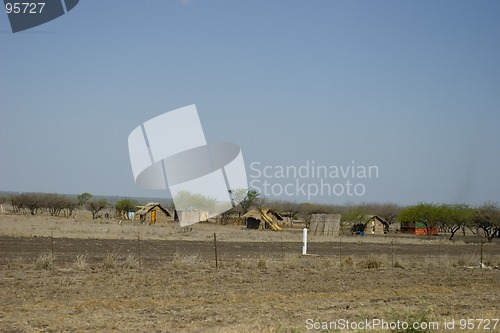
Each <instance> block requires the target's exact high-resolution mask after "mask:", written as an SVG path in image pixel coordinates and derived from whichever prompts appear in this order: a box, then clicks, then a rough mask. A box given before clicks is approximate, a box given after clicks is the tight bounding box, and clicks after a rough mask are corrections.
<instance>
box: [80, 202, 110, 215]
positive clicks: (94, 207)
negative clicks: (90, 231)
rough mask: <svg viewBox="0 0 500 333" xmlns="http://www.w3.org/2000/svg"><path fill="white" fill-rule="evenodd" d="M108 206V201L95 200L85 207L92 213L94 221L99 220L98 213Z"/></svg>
mask: <svg viewBox="0 0 500 333" xmlns="http://www.w3.org/2000/svg"><path fill="white" fill-rule="evenodd" d="M107 205H108V200H106V199H93V200H89V201H87V203H86V204H85V207H86V208H87V210H89V211H90V212H91V213H92V219H96V218H97V213H99V212H100V211H101V210H102V209H104V208H106V206H107Z"/></svg>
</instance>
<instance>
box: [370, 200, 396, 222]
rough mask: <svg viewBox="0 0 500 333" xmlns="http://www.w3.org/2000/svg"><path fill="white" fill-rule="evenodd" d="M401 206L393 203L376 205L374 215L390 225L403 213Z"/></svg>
mask: <svg viewBox="0 0 500 333" xmlns="http://www.w3.org/2000/svg"><path fill="white" fill-rule="evenodd" d="M401 209H402V208H401V206H398V205H396V204H393V203H386V204H381V205H374V207H373V211H372V212H373V213H374V214H376V215H378V216H380V217H381V218H383V219H384V220H385V221H387V223H388V224H391V223H393V222H394V220H395V219H396V217H398V215H399V213H400V212H401Z"/></svg>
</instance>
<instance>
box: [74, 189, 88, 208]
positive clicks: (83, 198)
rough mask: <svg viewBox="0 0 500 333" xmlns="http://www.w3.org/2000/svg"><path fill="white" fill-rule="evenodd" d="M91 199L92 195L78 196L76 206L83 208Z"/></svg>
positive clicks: (83, 194)
mask: <svg viewBox="0 0 500 333" xmlns="http://www.w3.org/2000/svg"><path fill="white" fill-rule="evenodd" d="M91 198H92V194H90V193H88V192H85V193H82V194H80V195H78V197H77V200H78V206H80V207H83V206H85V205H86V204H87V202H88V201H89V200H90V199H91Z"/></svg>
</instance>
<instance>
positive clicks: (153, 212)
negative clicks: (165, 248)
mask: <svg viewBox="0 0 500 333" xmlns="http://www.w3.org/2000/svg"><path fill="white" fill-rule="evenodd" d="M138 208H139V210H138V211H136V212H135V219H136V220H137V219H138V220H139V221H140V222H141V223H145V222H148V223H149V224H155V223H157V222H167V221H168V220H170V219H171V218H172V213H170V212H169V211H168V209H167V208H165V207H164V206H162V205H161V204H160V203H159V202H150V203H148V204H146V205H145V206H139V207H138Z"/></svg>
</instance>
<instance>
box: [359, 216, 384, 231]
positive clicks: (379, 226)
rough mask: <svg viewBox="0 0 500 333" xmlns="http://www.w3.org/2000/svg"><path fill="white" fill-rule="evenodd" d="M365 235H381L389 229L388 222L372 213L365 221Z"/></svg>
mask: <svg viewBox="0 0 500 333" xmlns="http://www.w3.org/2000/svg"><path fill="white" fill-rule="evenodd" d="M364 231H365V235H370V234H371V235H383V234H386V233H387V232H388V231H389V223H387V221H386V220H384V219H383V218H381V217H380V216H378V215H373V216H372V217H370V218H369V219H368V221H366V222H365V230H364Z"/></svg>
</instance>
